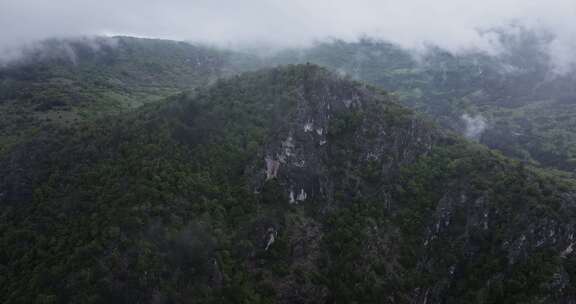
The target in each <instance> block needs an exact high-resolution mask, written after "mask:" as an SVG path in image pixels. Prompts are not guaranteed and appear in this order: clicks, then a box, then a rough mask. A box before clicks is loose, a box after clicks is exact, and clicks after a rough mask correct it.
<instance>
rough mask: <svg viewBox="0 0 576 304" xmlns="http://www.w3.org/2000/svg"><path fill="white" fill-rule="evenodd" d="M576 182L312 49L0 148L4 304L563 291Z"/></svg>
mask: <svg viewBox="0 0 576 304" xmlns="http://www.w3.org/2000/svg"><path fill="white" fill-rule="evenodd" d="M575 190H576V184H575V182H574V181H573V180H569V179H565V178H563V177H561V176H556V175H554V174H553V173H551V172H549V171H544V170H541V169H535V168H533V167H530V166H529V165H526V164H525V163H522V162H518V161H515V160H511V159H508V158H506V157H504V156H502V155H501V154H500V153H498V152H495V151H493V150H489V149H487V148H485V147H483V146H481V145H479V144H477V143H472V142H469V141H467V140H465V139H463V138H461V137H460V136H458V135H456V134H455V133H453V132H450V131H447V130H445V129H441V128H439V127H437V126H436V125H435V124H434V123H432V122H430V121H427V120H426V119H425V118H423V117H421V116H419V115H416V114H415V113H414V112H412V111H411V110H408V109H406V108H404V107H402V106H400V105H399V104H398V103H397V100H396V98H395V97H394V96H393V95H391V94H389V93H387V92H384V91H382V90H379V89H377V88H375V87H372V86H369V85H366V84H363V83H360V82H354V81H351V80H349V79H348V78H346V77H342V76H340V75H337V74H334V73H332V72H329V71H328V70H326V69H324V68H320V67H318V66H315V65H292V66H285V67H279V68H274V69H266V70H262V71H257V72H250V73H245V74H242V75H240V76H234V77H230V78H228V79H224V80H219V81H217V82H215V83H214V84H212V85H210V86H208V87H205V88H199V89H197V90H195V91H193V92H189V93H182V94H177V95H174V96H172V97H169V98H168V100H166V101H165V102H162V103H153V104H149V105H145V106H143V107H141V108H139V109H138V110H135V111H133V112H130V113H126V114H125V115H122V116H118V117H113V118H104V119H102V120H99V119H96V120H93V121H92V120H90V121H86V122H83V123H79V124H76V125H73V126H70V127H69V128H65V129H57V130H52V129H48V130H43V131H40V132H39V133H38V134H37V135H36V136H34V137H33V138H31V139H29V140H27V141H26V142H23V143H20V144H18V145H16V146H15V147H13V148H12V149H11V150H10V151H9V152H8V153H6V154H5V155H2V156H0V218H1V221H0V269H1V270H2V271H1V272H0V298H2V299H3V301H4V302H5V303H35V302H39V303H354V302H356V303H551V302H552V303H573V302H574V301H576V296H575V291H576V285H575V284H574V280H575V275H576V268H575V266H576V256H575V255H574V254H573V246H574V242H575V240H574V232H575V229H576V228H575V227H576V217H575V212H576V205H575V198H576V197H575V193H576V192H575Z"/></svg>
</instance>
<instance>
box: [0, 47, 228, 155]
mask: <svg viewBox="0 0 576 304" xmlns="http://www.w3.org/2000/svg"><path fill="white" fill-rule="evenodd" d="M22 52H23V54H22V56H21V58H20V59H19V60H15V61H13V62H10V63H8V64H6V65H4V66H1V67H0V113H1V114H0V153H2V151H3V150H7V149H8V147H10V146H11V145H13V144H14V143H16V142H18V141H19V140H20V139H22V138H24V137H30V136H33V135H34V134H36V133H37V132H38V130H39V129H42V128H46V127H52V126H54V125H56V126H66V125H70V124H74V123H77V122H80V121H84V120H86V119H91V118H94V117H99V116H103V115H109V114H114V113H119V112H123V111H126V110H129V109H133V108H136V107H138V106H141V105H143V104H147V103H150V102H155V101H159V100H163V99H164V98H165V97H167V96H170V95H172V94H176V93H179V92H180V91H182V90H190V89H193V88H195V87H199V86H202V85H205V84H207V83H210V82H213V81H215V80H216V79H217V78H219V77H222V76H225V75H227V74H230V73H232V71H230V70H228V69H229V67H230V66H231V65H230V64H228V63H227V62H228V61H229V57H230V54H229V52H225V51H218V50H215V49H211V48H207V47H203V46H196V45H192V44H189V43H185V42H175V41H169V40H158V39H142V38H131V37H109V38H104V37H95V38H78V39H66V40H56V39H53V40H47V41H43V42H40V43H38V44H36V45H34V47H29V48H27V49H24V50H23V51H22Z"/></svg>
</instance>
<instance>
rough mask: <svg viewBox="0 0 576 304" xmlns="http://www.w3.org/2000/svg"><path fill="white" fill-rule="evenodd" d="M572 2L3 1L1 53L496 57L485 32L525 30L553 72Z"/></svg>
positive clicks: (564, 52)
mask: <svg viewBox="0 0 576 304" xmlns="http://www.w3.org/2000/svg"><path fill="white" fill-rule="evenodd" d="M574 20H576V3H575V2H574V1H572V0H552V1H546V0H533V1H522V0H503V1H497V0H485V1H458V0H443V1H433V2H432V1H426V0H407V1H403V2H398V1H377V0H360V1H354V2H350V1H343V0H335V1H327V0H319V1H314V2H310V1H303V0H295V1H290V2H286V1H279V0H253V1H229V0H213V1H207V0H198V1H183V0H170V1H158V0H152V1H148V2H146V3H143V2H141V1H134V0H127V1H122V2H117V1H110V0H102V1H98V2H93V1H85V0H84V1H72V0H58V1H50V2H43V1H38V0H0V54H1V57H3V58H5V59H6V58H8V57H9V56H14V55H15V54H17V50H18V49H19V48H20V47H21V46H23V45H26V44H29V43H31V42H34V41H38V40H42V39H47V38H69V37H77V36H93V35H104V36H110V35H127V36H136V37H148V38H163V39H173V40H185V41H191V42H200V43H206V44H211V45H217V46H220V47H238V46H247V45H250V46H254V45H266V46H267V47H302V46H308V45H310V44H311V43H312V42H314V41H318V40H322V39H327V38H331V39H342V40H347V41H351V40H355V39H357V38H358V37H361V36H369V37H374V38H377V39H382V40H386V41H390V42H393V43H397V44H399V45H401V46H403V47H408V48H419V47H422V46H423V45H427V44H433V45H437V46H440V47H442V48H446V49H448V50H452V51H458V50H462V49H470V48H480V49H483V50H487V51H495V50H497V48H498V45H497V41H495V37H494V35H492V32H490V30H492V29H495V28H506V29H509V30H512V31H513V30H515V29H518V28H524V29H528V30H535V31H541V32H546V33H549V34H551V36H552V37H553V39H552V41H551V42H550V44H549V46H548V50H547V51H549V52H550V54H551V55H552V57H553V60H554V62H555V64H556V65H557V66H570V65H572V64H574V63H575V62H576V55H575V54H574V53H573V52H572V51H571V50H572V49H575V48H576V26H574V25H576V21H574Z"/></svg>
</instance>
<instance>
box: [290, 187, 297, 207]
mask: <svg viewBox="0 0 576 304" xmlns="http://www.w3.org/2000/svg"><path fill="white" fill-rule="evenodd" d="M289 198H290V200H289V201H288V202H289V203H290V204H294V203H296V200H295V199H294V190H290V195H289Z"/></svg>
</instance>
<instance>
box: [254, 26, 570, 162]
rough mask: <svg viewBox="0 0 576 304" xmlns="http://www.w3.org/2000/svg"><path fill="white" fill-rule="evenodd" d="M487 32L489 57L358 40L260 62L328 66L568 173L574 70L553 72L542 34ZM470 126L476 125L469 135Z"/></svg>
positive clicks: (442, 121) (476, 135)
mask: <svg viewBox="0 0 576 304" xmlns="http://www.w3.org/2000/svg"><path fill="white" fill-rule="evenodd" d="M495 34H497V36H496V37H498V40H499V42H500V45H501V47H500V48H501V50H500V51H499V52H498V53H496V54H489V53H486V52H484V51H482V50H473V49H472V50H469V51H465V52H459V53H454V52H450V51H448V50H444V49H441V48H439V47H433V46H432V47H429V48H428V49H427V50H425V51H419V52H416V51H413V50H409V49H404V48H402V47H400V46H398V45H395V44H392V43H389V42H385V41H379V40H374V39H370V38H364V39H360V40H359V41H357V42H345V41H339V40H335V41H327V42H322V43H318V44H316V45H315V46H313V47H310V48H304V49H292V50H285V51H282V52H280V53H279V54H277V55H276V56H272V57H268V58H264V59H262V65H277V64H286V63H306V62H310V63H315V64H319V65H322V66H326V67H329V68H331V69H334V70H336V71H338V72H340V73H343V74H346V75H350V76H351V77H352V78H354V79H356V80H360V81H365V82H368V83H370V84H372V85H375V86H379V87H382V88H385V89H387V90H389V91H391V92H394V93H395V94H396V95H397V96H398V97H399V100H400V102H401V103H402V104H403V105H405V106H408V107H410V108H412V109H415V110H417V111H419V112H422V113H426V114H427V115H428V116H430V117H433V118H434V119H435V120H436V121H437V122H438V123H440V124H441V125H442V126H444V127H447V128H450V129H452V130H455V131H457V132H459V133H461V134H469V136H470V138H472V139H475V140H478V141H480V142H481V143H483V144H486V145H488V146H489V147H491V148H494V149H498V150H500V151H502V152H503V153H505V154H506V155H507V156H511V157H515V158H517V159H520V160H523V161H526V162H530V163H532V164H536V165H540V166H543V167H554V168H556V169H560V170H565V171H569V172H574V170H576V161H575V160H576V137H575V136H574V132H573V129H574V126H575V124H576V120H575V118H574V117H576V116H575V115H574V114H575V113H576V102H575V101H576V91H575V89H574V88H575V87H576V86H574V84H575V83H576V73H574V70H573V69H569V68H568V69H567V66H564V69H565V70H566V71H558V66H555V64H556V63H555V62H554V60H553V58H552V57H551V56H550V54H549V53H548V50H549V49H550V43H552V42H553V38H554V37H550V36H549V35H547V34H546V33H538V32H533V31H528V30H525V29H521V28H520V29H518V30H517V31H516V32H514V33H510V32H507V31H497V32H496V33H495ZM568 67H569V66H568ZM469 118H473V120H472V122H470V119H469ZM475 125H480V126H482V128H476V130H471V129H473V128H474V127H475Z"/></svg>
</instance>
